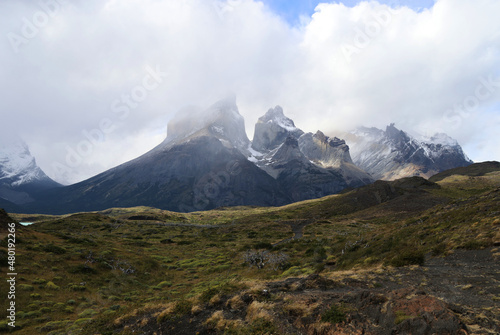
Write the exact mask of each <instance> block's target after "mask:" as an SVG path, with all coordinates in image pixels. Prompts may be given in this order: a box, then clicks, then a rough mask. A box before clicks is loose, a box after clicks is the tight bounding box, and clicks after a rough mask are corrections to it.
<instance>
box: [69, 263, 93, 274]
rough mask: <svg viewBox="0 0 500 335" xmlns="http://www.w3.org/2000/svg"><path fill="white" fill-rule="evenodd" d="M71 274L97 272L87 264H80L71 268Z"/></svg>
mask: <svg viewBox="0 0 500 335" xmlns="http://www.w3.org/2000/svg"><path fill="white" fill-rule="evenodd" d="M68 272H69V273H83V274H95V273H97V271H96V270H95V269H94V268H91V267H90V266H88V265H87V264H79V265H76V266H73V267H71V268H70V269H69V270H68Z"/></svg>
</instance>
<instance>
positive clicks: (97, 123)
mask: <svg viewBox="0 0 500 335" xmlns="http://www.w3.org/2000/svg"><path fill="white" fill-rule="evenodd" d="M276 3H277V1H267V0H266V1H262V2H260V1H256V0H186V1H177V0H161V1H158V0H143V1H139V0H130V1H112V0H105V1H102V0H89V1H62V0H47V1H43V2H37V1H26V0H22V1H1V2H0V35H1V36H2V38H1V39H0V50H1V51H0V62H1V64H2V66H1V67H0V87H1V88H2V89H1V90H0V120H1V122H2V125H3V126H4V127H6V126H5V125H7V127H8V128H9V129H12V130H13V131H14V133H16V134H18V135H21V137H22V138H24V140H25V141H26V143H27V144H28V146H29V148H30V151H31V153H32V154H33V156H35V157H36V158H37V163H38V165H39V166H40V168H41V169H42V170H43V171H44V172H45V173H46V174H47V175H48V176H49V177H50V178H52V179H54V180H56V181H57V182H61V183H65V184H69V183H73V182H77V181H81V180H84V179H86V178H89V177H91V176H94V175H97V174H98V173H101V172H103V171H106V170H107V169H109V168H111V167H114V166H117V165H119V164H121V163H124V162H126V161H129V160H131V159H133V158H135V157H138V156H139V155H141V154H143V153H145V152H147V151H148V150H150V149H152V148H153V147H155V146H156V145H158V144H159V143H161V142H162V141H163V140H164V138H165V136H166V127H165V125H166V124H167V123H168V121H169V120H171V119H172V118H173V117H174V115H176V113H177V112H178V111H179V110H180V109H183V108H186V106H192V105H196V106H199V107H189V108H187V109H184V112H186V113H188V112H189V111H188V110H191V111H194V110H206V109H207V107H208V106H210V105H211V104H212V103H213V101H216V100H217V99H219V98H220V97H221V96H223V95H224V94H226V92H227V91H233V92H236V93H237V101H238V106H239V111H240V113H241V115H242V116H243V117H244V118H245V120H246V123H245V127H246V130H247V133H248V137H250V138H252V137H253V131H254V128H253V126H254V124H255V123H257V120H258V118H259V117H261V116H262V115H263V113H264V112H265V111H266V110H268V109H269V107H270V106H276V105H280V106H282V107H283V109H284V110H285V111H286V114H287V116H288V117H290V118H291V119H293V120H294V122H295V123H296V124H300V128H301V129H302V130H303V131H304V132H305V133H312V134H316V131H317V130H318V128H321V130H322V132H323V133H324V135H325V136H328V137H329V138H331V139H334V138H335V137H336V136H337V137H340V135H339V134H340V133H342V132H347V131H350V130H351V129H354V128H356V127H358V126H365V127H377V128H379V129H385V127H386V126H387V125H388V124H391V123H395V124H396V125H397V127H398V128H399V129H404V130H405V131H406V132H408V133H410V134H411V135H412V136H414V137H415V138H417V135H418V134H420V135H423V136H427V137H431V136H433V135H434V134H436V133H446V134H448V135H449V136H451V137H453V138H455V139H457V140H458V142H459V143H460V144H461V145H462V146H463V148H464V151H465V152H467V154H468V155H469V157H470V158H471V159H472V160H474V161H484V160H500V148H499V147H498V145H497V142H498V141H497V139H496V138H497V133H498V129H499V128H500V115H499V110H500V72H499V69H500V67H499V64H500V34H499V33H498V32H499V31H500V21H499V20H498V13H500V2H499V1H498V0H478V1H470V0H437V1H436V2H435V3H434V5H429V2H428V1H426V2H422V6H427V7H424V8H418V5H415V3H416V2H415V1H381V2H375V1H366V2H360V1H340V2H335V3H333V2H332V3H321V4H319V5H318V6H317V7H316V10H315V12H314V14H312V15H311V13H310V12H306V13H304V14H305V15H304V16H302V17H298V18H297V17H296V18H295V19H290V18H289V14H287V12H286V11H285V10H279V7H278V6H277V5H276ZM287 3H288V2H287ZM290 3H292V2H290ZM310 4H311V3H309V6H310ZM318 125H321V127H319V126H318ZM171 131H174V132H175V130H174V129H171ZM299 145H300V143H299Z"/></svg>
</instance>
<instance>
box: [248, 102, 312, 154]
mask: <svg viewBox="0 0 500 335" xmlns="http://www.w3.org/2000/svg"><path fill="white" fill-rule="evenodd" d="M303 133H304V132H303V131H302V130H300V129H298V128H296V127H295V124H294V123H293V121H292V120H291V119H289V118H287V117H286V116H285V115H284V114H283V108H281V107H280V106H276V107H275V108H271V109H269V111H268V112H267V113H266V114H265V115H264V116H262V117H260V118H259V120H258V122H257V124H256V125H255V132H254V137H253V141H252V148H253V149H254V150H257V151H260V152H268V151H271V150H273V149H275V148H276V147H278V146H279V145H281V144H282V143H283V141H285V139H286V138H287V137H289V136H292V137H293V138H299V137H300V136H301V135H302V134H303Z"/></svg>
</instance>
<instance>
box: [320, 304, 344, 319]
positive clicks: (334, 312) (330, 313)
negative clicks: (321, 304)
mask: <svg viewBox="0 0 500 335" xmlns="http://www.w3.org/2000/svg"><path fill="white" fill-rule="evenodd" d="M345 320H346V315H345V313H344V308H343V306H338V305H332V306H331V307H330V308H329V309H327V310H326V311H325V312H324V313H323V314H322V315H321V321H323V322H329V323H331V324H337V323H341V322H344V321H345Z"/></svg>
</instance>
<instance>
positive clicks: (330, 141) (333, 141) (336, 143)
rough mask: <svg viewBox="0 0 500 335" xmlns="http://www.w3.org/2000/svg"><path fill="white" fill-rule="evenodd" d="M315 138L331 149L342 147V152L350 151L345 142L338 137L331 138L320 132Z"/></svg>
mask: <svg viewBox="0 0 500 335" xmlns="http://www.w3.org/2000/svg"><path fill="white" fill-rule="evenodd" d="M313 138H314V139H315V140H317V141H319V142H320V143H324V144H327V145H329V146H331V147H334V148H335V147H342V150H344V151H349V147H348V146H347V145H346V143H345V141H344V140H341V139H339V138H337V137H334V138H331V137H328V136H326V135H325V134H323V132H321V131H320V130H318V131H317V132H316V134H314V135H313Z"/></svg>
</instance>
